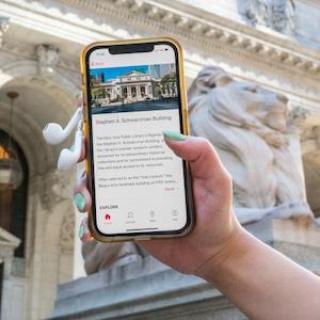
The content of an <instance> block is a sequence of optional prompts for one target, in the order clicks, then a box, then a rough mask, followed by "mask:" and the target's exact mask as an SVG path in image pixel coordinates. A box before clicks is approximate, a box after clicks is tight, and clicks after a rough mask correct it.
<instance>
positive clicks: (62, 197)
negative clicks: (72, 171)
mask: <svg viewBox="0 0 320 320" xmlns="http://www.w3.org/2000/svg"><path fill="white" fill-rule="evenodd" d="M37 178H38V179H37V183H36V184H37V186H36V188H37V190H38V192H39V194H40V199H41V204H42V206H43V207H44V208H45V209H46V210H48V211H52V209H53V208H54V207H55V206H56V205H57V204H59V203H61V202H62V201H67V203H69V202H70V198H71V197H72V192H73V191H72V185H71V184H70V179H71V176H70V175H65V174H63V173H61V172H59V171H58V170H52V171H49V172H48V173H46V174H45V175H44V176H38V177H37Z"/></svg>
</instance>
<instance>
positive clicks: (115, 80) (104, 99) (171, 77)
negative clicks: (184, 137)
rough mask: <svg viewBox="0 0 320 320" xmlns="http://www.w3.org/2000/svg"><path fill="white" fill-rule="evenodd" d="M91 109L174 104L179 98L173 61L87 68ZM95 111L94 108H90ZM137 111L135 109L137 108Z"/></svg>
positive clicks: (164, 106) (163, 106) (165, 106)
mask: <svg viewBox="0 0 320 320" xmlns="http://www.w3.org/2000/svg"><path fill="white" fill-rule="evenodd" d="M90 88H91V102H92V104H91V106H92V109H94V108H99V110H100V111H101V112H103V111H104V110H102V109H101V108H110V107H117V106H124V105H126V106H129V105H131V108H130V109H132V108H134V107H136V108H137V109H139V107H140V108H141V107H142V104H141V102H144V106H145V105H146V103H145V102H148V103H147V105H148V106H149V107H150V108H151V109H154V108H153V107H156V109H158V108H157V107H159V106H162V108H170V105H171V107H176V106H177V103H175V104H174V105H173V103H174V102H176V101H177V97H178V88H177V77H176V70H175V64H156V65H143V66H128V67H117V68H99V69H91V70H90ZM92 111H93V112H95V110H92ZM137 111H138V110H137Z"/></svg>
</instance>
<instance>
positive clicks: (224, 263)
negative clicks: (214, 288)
mask: <svg viewBox="0 0 320 320" xmlns="http://www.w3.org/2000/svg"><path fill="white" fill-rule="evenodd" d="M250 237H252V236H251V235H250V234H249V233H248V232H247V231H246V230H245V229H244V228H243V227H242V226H241V225H239V227H238V228H237V229H236V230H235V232H234V234H233V235H232V237H231V238H230V239H229V240H228V241H226V243H225V244H224V245H223V247H222V248H221V249H220V250H219V251H218V252H217V253H216V254H214V256H212V257H211V258H209V259H208V260H207V261H206V262H205V263H204V264H203V265H202V266H201V267H200V268H199V269H198V270H197V272H196V273H195V275H196V276H198V277H201V278H203V279H204V280H207V281H208V282H211V283H213V284H214V283H215V282H216V279H218V278H219V275H220V272H221V271H223V270H224V269H226V268H227V267H228V266H229V265H230V264H236V261H237V259H241V257H243V256H244V255H246V254H247V252H248V250H249V247H250V242H251V241H250V239H249V238H250Z"/></svg>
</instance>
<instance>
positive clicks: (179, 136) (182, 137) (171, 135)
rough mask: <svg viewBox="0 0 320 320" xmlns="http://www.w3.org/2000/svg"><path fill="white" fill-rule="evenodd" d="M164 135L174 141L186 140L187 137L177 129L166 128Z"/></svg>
mask: <svg viewBox="0 0 320 320" xmlns="http://www.w3.org/2000/svg"><path fill="white" fill-rule="evenodd" d="M163 135H164V137H165V138H166V139H169V140H174V141H184V140H186V139H187V136H185V135H184V134H181V133H180V132H176V131H170V130H165V131H163Z"/></svg>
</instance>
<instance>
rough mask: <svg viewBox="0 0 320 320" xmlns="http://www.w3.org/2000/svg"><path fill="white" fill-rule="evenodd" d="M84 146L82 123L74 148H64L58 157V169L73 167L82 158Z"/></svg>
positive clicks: (77, 132)
mask: <svg viewBox="0 0 320 320" xmlns="http://www.w3.org/2000/svg"><path fill="white" fill-rule="evenodd" d="M81 148H82V128H81V124H79V127H78V129H77V131H76V134H75V139H74V145H73V148H72V149H63V150H62V151H61V152H60V155H59V159H58V169H59V170H68V169H70V168H72V167H73V166H74V165H75V164H76V163H77V162H78V161H79V159H80V156H81Z"/></svg>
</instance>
